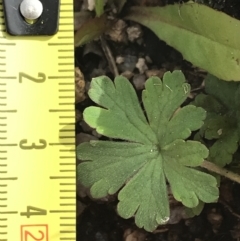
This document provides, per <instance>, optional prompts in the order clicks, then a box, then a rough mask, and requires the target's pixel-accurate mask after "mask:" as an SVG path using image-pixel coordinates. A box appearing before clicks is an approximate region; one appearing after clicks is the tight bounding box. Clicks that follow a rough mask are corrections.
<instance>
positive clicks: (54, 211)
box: [49, 210, 76, 213]
mask: <svg viewBox="0 0 240 241" xmlns="http://www.w3.org/2000/svg"><path fill="white" fill-rule="evenodd" d="M49 212H50V213H75V212H76V211H75V210H50V211H49Z"/></svg>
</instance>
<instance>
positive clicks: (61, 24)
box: [59, 23, 72, 26]
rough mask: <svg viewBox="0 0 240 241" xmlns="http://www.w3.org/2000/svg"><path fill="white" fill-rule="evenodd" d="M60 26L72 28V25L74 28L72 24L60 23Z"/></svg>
mask: <svg viewBox="0 0 240 241" xmlns="http://www.w3.org/2000/svg"><path fill="white" fill-rule="evenodd" d="M59 25H60V26H70V25H71V26H72V24H71V23H59Z"/></svg>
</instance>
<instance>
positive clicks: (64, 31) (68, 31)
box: [58, 29, 72, 33]
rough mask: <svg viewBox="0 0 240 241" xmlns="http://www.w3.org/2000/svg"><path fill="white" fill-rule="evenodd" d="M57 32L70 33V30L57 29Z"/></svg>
mask: <svg viewBox="0 0 240 241" xmlns="http://www.w3.org/2000/svg"><path fill="white" fill-rule="evenodd" d="M58 32H60V33H72V30H64V29H59V30H58Z"/></svg>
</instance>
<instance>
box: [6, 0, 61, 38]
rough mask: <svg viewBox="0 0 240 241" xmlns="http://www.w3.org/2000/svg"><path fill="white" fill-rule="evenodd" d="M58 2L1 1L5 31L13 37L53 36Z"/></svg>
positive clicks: (54, 0) (56, 25)
mask: <svg viewBox="0 0 240 241" xmlns="http://www.w3.org/2000/svg"><path fill="white" fill-rule="evenodd" d="M59 2H60V0H51V1H49V0H3V8H4V18H5V26H6V31H7V33H8V34H10V35H15V36H34V35H37V36H41V35H43V36H44V35H54V34H55V33H57V31H58V20H59Z"/></svg>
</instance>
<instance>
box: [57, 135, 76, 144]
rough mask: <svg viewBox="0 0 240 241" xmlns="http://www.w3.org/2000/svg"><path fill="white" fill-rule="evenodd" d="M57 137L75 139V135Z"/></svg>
mask: <svg viewBox="0 0 240 241" xmlns="http://www.w3.org/2000/svg"><path fill="white" fill-rule="evenodd" d="M59 139H75V137H74V136H59ZM74 143H75V142H74Z"/></svg>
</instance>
